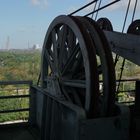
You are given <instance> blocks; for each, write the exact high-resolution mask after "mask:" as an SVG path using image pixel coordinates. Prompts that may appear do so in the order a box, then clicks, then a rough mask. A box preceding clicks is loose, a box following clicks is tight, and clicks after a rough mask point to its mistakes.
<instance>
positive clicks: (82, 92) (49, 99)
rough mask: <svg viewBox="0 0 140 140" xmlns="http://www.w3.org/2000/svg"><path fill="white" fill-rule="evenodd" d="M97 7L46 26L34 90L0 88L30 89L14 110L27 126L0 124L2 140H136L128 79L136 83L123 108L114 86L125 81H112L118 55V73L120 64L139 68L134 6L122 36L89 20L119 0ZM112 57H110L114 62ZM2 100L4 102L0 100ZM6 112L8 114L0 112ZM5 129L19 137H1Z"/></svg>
mask: <svg viewBox="0 0 140 140" xmlns="http://www.w3.org/2000/svg"><path fill="white" fill-rule="evenodd" d="M101 2H102V0H94V1H92V2H90V3H88V4H87V5H85V6H83V7H81V8H79V9H78V10H76V11H74V12H72V13H71V14H69V15H60V16H58V17H56V18H55V19H54V20H53V21H52V23H51V24H50V26H49V28H48V31H47V33H46V37H45V40H44V45H43V49H42V56H41V72H40V76H39V80H38V84H37V85H32V83H31V82H27V81H23V82H18V81H17V82H15V83H14V82H1V83H0V84H4V85H6V84H29V89H30V90H29V93H30V95H28V97H29V98H30V106H29V108H28V109H27V108H26V109H19V110H16V111H29V120H28V122H27V123H24V124H22V125H21V124H16V125H14V124H12V125H8V126H7V125H2V126H1V127H2V131H0V138H2V140H7V139H9V140H22V139H27V140H28V139H30V140H32V139H37V140H103V139H106V140H139V139H140V134H139V132H140V123H139V122H140V106H139V105H140V94H139V92H140V81H139V80H138V79H137V80H136V79H135V80H132V79H131V80H128V81H129V82H132V81H134V82H136V85H135V91H134V92H135V101H134V102H133V103H131V104H128V103H120V102H118V96H117V94H118V89H119V85H120V83H121V82H126V81H125V80H122V79H121V77H122V71H121V74H120V78H119V79H118V80H116V78H115V77H116V76H115V65H116V63H117V60H118V57H119V56H121V57H123V58H124V59H123V64H122V69H123V66H124V64H125V59H127V60H129V61H131V62H133V63H135V64H137V65H140V59H139V58H140V55H139V54H140V49H139V45H140V37H139V35H140V20H134V16H135V12H136V8H137V3H138V1H137V0H136V2H135V5H134V11H133V17H132V23H131V24H130V26H129V27H128V31H127V33H123V30H124V29H123V30H122V32H115V31H113V25H112V24H111V21H109V19H107V18H106V17H103V18H100V19H98V20H93V18H89V16H90V15H92V14H93V13H98V12H99V11H100V10H103V9H104V8H106V7H108V6H111V5H113V4H115V3H117V2H120V0H115V1H112V2H110V3H108V4H106V5H104V6H102V7H101ZM97 3H98V4H97ZM92 4H94V5H95V7H94V10H93V11H92V12H90V13H87V14H86V15H79V16H77V15H75V14H76V13H78V12H79V11H81V10H83V9H84V8H86V7H88V6H90V5H92ZM130 4H131V0H128V7H127V9H126V16H125V19H124V26H123V27H125V24H126V20H127V16H128V12H129V7H130ZM97 5H98V7H96V6H97ZM95 18H97V14H96V17H95ZM112 52H114V53H115V54H116V55H115V60H113V56H112ZM128 81H127V82H128ZM116 83H117V86H116ZM21 97H22V96H20V97H19V96H16V97H9V98H21ZM26 97H27V96H23V98H26ZM4 98H8V97H0V99H4ZM7 112H10V110H9V111H0V113H7ZM11 112H12V111H11ZM10 128H13V129H10ZM19 128H20V129H19ZM7 129H9V130H8V132H9V135H10V136H13V134H14V132H15V131H17V130H18V131H20V130H22V129H24V130H23V131H20V132H19V134H20V135H19V134H18V136H19V137H18V138H15V137H14V136H13V139H11V137H9V136H8V135H6V133H7V132H6V131H7ZM25 131H26V132H25ZM27 131H28V132H27ZM23 132H24V133H23ZM15 134H16V133H15Z"/></svg>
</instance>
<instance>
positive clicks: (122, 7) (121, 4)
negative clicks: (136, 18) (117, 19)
mask: <svg viewBox="0 0 140 140" xmlns="http://www.w3.org/2000/svg"><path fill="white" fill-rule="evenodd" d="M112 1H114V0H109V2H112ZM128 2H129V0H121V1H120V2H118V3H116V4H114V5H112V6H110V8H109V10H111V11H114V10H115V11H117V10H125V9H126V8H127V6H128ZM134 6H135V0H131V3H130V10H131V12H132V11H133V9H134ZM137 11H140V2H139V1H138V4H137Z"/></svg>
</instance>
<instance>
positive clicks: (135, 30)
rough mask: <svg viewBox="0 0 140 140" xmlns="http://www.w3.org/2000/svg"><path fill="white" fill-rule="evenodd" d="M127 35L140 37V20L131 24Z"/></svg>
mask: <svg viewBox="0 0 140 140" xmlns="http://www.w3.org/2000/svg"><path fill="white" fill-rule="evenodd" d="M127 33H129V34H134V35H140V19H138V20H135V21H134V22H132V23H131V24H130V26H129V27H128V30H127Z"/></svg>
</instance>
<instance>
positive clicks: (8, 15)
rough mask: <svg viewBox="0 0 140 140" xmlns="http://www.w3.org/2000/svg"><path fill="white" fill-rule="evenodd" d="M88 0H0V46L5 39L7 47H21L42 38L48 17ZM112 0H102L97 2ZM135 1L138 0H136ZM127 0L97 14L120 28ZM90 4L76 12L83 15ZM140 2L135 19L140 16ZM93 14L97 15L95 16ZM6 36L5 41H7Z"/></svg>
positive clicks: (115, 28)
mask: <svg viewBox="0 0 140 140" xmlns="http://www.w3.org/2000/svg"><path fill="white" fill-rule="evenodd" d="M90 1H91V0H12V1H10V0H0V2H1V3H0V49H5V48H6V46H7V45H6V44H7V42H8V43H9V45H8V46H9V48H10V49H17V48H18V49H25V48H28V47H30V48H31V47H32V46H33V45H34V44H39V45H40V46H41V47H42V45H43V42H44V38H45V34H46V32H47V29H48V27H49V25H50V24H51V22H52V20H53V19H54V18H55V17H57V16H59V15H67V14H69V13H70V12H72V11H74V10H76V9H77V8H80V7H81V6H83V5H85V4H87V3H88V2H90ZM111 1H113V0H102V4H101V6H103V5H105V4H107V3H109V2H111ZM131 1H132V3H131V8H130V13H129V18H128V20H127V24H126V29H125V30H127V28H128V25H129V24H130V22H131V17H132V11H133V7H134V2H135V0H131ZM138 1H139V0H138ZM127 4H128V0H121V2H118V3H117V4H115V5H113V6H111V7H109V8H106V9H104V10H102V11H100V12H99V14H98V18H100V17H107V18H109V19H110V20H111V22H112V24H113V28H114V30H116V31H120V32H121V30H122V26H123V22H124V16H125V12H126V6H127ZM93 7H94V5H91V6H90V7H88V8H86V9H85V10H83V11H82V12H79V13H77V14H76V15H80V16H83V15H84V14H87V13H88V12H91V11H92V10H93ZM139 13H140V3H138V8H137V11H136V15H135V19H138V18H140V15H139ZM98 18H97V19H98ZM8 40H9V41H8Z"/></svg>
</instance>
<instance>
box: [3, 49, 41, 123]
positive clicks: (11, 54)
mask: <svg viewBox="0 0 140 140" xmlns="http://www.w3.org/2000/svg"><path fill="white" fill-rule="evenodd" d="M40 58H41V52H40V51H22V50H21V51H6V52H0V81H15V80H19V81H20V80H32V81H33V82H34V84H36V82H37V80H38V76H39V73H40ZM26 88H27V86H25V85H23V86H20V87H18V85H16V86H0V96H11V95H21V94H22V95H24V94H27V91H26V90H24V89H26ZM18 89H20V90H21V89H22V90H21V91H22V93H20V91H17V90H18ZM23 108H29V99H28V98H16V99H0V110H1V111H3V110H14V109H23ZM28 116H29V113H28V112H16V113H2V114H0V122H5V121H13V120H25V119H27V118H28Z"/></svg>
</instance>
